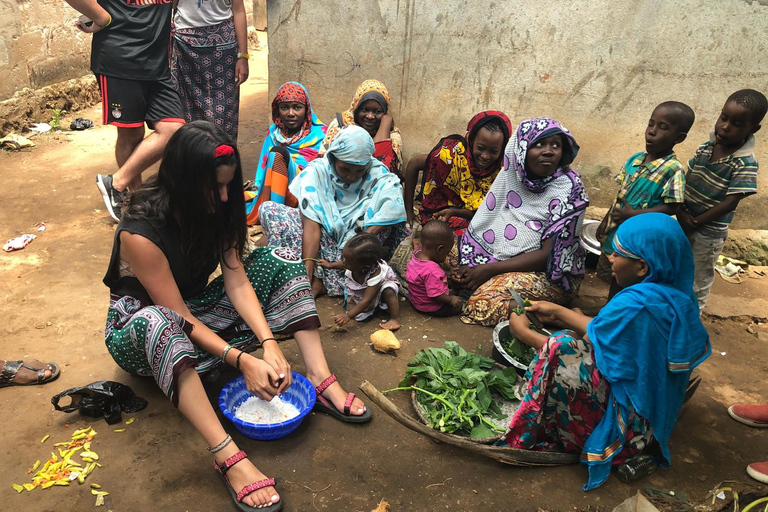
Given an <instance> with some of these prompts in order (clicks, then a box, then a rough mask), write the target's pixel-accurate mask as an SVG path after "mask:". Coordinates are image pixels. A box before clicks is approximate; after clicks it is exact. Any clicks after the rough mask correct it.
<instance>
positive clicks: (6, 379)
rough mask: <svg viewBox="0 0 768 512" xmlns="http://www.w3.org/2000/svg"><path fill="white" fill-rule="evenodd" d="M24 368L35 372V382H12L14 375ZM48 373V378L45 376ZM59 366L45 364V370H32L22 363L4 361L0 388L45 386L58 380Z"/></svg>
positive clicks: (0, 375)
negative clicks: (49, 373)
mask: <svg viewBox="0 0 768 512" xmlns="http://www.w3.org/2000/svg"><path fill="white" fill-rule="evenodd" d="M21 368H24V369H26V370H30V371H32V372H37V380H34V381H32V382H13V379H15V378H16V374H17V373H19V369H21ZM46 371H50V372H51V375H50V376H49V377H46V376H45V372H46ZM59 372H60V369H59V365H57V364H56V363H46V368H42V369H40V368H32V367H31V366H29V365H28V364H27V363H25V362H24V361H6V362H5V364H4V365H3V369H2V371H0V388H4V387H6V386H36V385H38V384H47V383H48V382H51V381H53V380H56V379H57V378H59Z"/></svg>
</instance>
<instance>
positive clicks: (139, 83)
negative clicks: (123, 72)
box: [96, 74, 185, 128]
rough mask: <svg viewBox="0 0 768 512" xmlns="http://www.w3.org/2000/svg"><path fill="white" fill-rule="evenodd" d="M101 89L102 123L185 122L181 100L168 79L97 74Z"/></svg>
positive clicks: (123, 125)
mask: <svg viewBox="0 0 768 512" xmlns="http://www.w3.org/2000/svg"><path fill="white" fill-rule="evenodd" d="M96 80H97V81H98V82H99V91H101V109H102V111H103V114H102V115H103V123H104V124H111V125H114V126H117V127H119V128H139V127H143V126H144V123H145V122H146V123H147V125H148V126H149V127H150V128H153V125H154V123H156V122H157V121H167V122H171V123H184V122H185V120H184V111H183V110H182V108H181V99H180V98H179V94H178V93H177V92H176V88H175V87H174V86H173V82H171V78H170V77H168V78H161V79H159V80H128V79H125V78H115V77H113V76H107V75H98V74H97V75H96Z"/></svg>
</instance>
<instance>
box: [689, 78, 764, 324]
mask: <svg viewBox="0 0 768 512" xmlns="http://www.w3.org/2000/svg"><path fill="white" fill-rule="evenodd" d="M766 111H768V100H766V98H765V96H764V95H763V94H762V93H760V92H758V91H755V90H753V89H742V90H740V91H736V92H735V93H733V94H731V95H730V96H729V97H728V100H727V101H726V102H725V105H724V106H723V110H722V112H721V113H720V117H719V118H718V119H717V121H716V122H715V131H714V132H713V133H712V134H711V135H710V140H709V141H707V142H705V143H704V144H702V145H701V146H699V149H697V150H696V153H695V154H694V155H693V158H691V159H690V160H689V161H688V173H687V174H686V186H685V203H684V209H683V210H682V211H681V212H680V213H679V214H678V220H679V221H680V225H681V226H682V227H683V230H684V231H685V233H686V234H687V235H688V239H689V240H690V242H691V247H692V248H693V259H694V263H695V265H696V269H695V274H694V282H693V291H694V292H695V293H696V297H697V298H698V300H699V310H700V311H703V310H704V305H705V304H706V302H707V297H708V296H709V290H710V288H712V283H713V282H714V281H715V261H716V260H717V257H718V256H719V255H720V251H721V250H722V249H723V243H724V242H725V239H726V238H727V236H728V225H729V224H730V223H731V221H732V220H733V214H734V212H735V210H736V207H737V206H738V205H739V201H741V200H742V199H744V198H745V197H747V196H749V195H752V194H755V193H757V159H756V158H755V155H754V148H755V136H754V134H755V132H757V131H758V130H759V129H760V123H761V122H762V120H763V117H765V113H766Z"/></svg>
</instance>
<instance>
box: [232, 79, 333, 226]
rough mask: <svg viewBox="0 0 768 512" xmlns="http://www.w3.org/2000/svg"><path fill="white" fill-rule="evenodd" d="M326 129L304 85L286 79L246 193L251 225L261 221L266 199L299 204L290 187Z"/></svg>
mask: <svg viewBox="0 0 768 512" xmlns="http://www.w3.org/2000/svg"><path fill="white" fill-rule="evenodd" d="M326 128H327V127H326V126H325V125H324V124H323V123H322V122H321V121H320V119H318V117H317V114H315V112H314V110H312V102H311V101H310V100H309V93H308V92H307V89H306V88H305V87H304V86H303V85H301V84H300V83H298V82H286V83H284V84H283V85H281V86H280V88H279V89H278V90H277V94H275V99H273V100H272V125H271V126H270V127H269V129H268V130H267V136H266V138H265V139H264V144H262V146H261V154H260V155H259V161H258V163H257V166H256V175H255V176H254V178H253V192H251V191H246V193H245V197H246V208H245V210H246V212H247V213H248V217H247V219H248V225H255V224H258V222H259V206H261V204H262V203H264V202H266V201H272V202H273V203H277V204H285V205H287V206H290V207H292V208H296V206H298V202H297V201H296V198H295V197H294V196H293V194H291V193H290V192H289V191H288V186H289V185H290V184H291V182H292V181H293V179H294V178H295V177H296V176H297V175H298V174H299V173H300V172H301V171H303V170H304V168H305V167H306V166H307V164H308V163H309V162H311V161H312V160H314V159H315V158H317V155H318V150H319V149H320V144H322V143H323V138H324V137H325V131H326Z"/></svg>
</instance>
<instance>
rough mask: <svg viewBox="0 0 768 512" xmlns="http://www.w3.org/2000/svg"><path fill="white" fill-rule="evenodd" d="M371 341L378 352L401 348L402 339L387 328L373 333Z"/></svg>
mask: <svg viewBox="0 0 768 512" xmlns="http://www.w3.org/2000/svg"><path fill="white" fill-rule="evenodd" d="M371 343H373V348H374V349H375V350H377V351H378V352H389V351H390V350H398V349H399V348H400V340H398V339H397V336H395V334H394V333H393V332H392V331H389V330H387V329H379V330H378V331H376V332H374V333H373V334H371Z"/></svg>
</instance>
